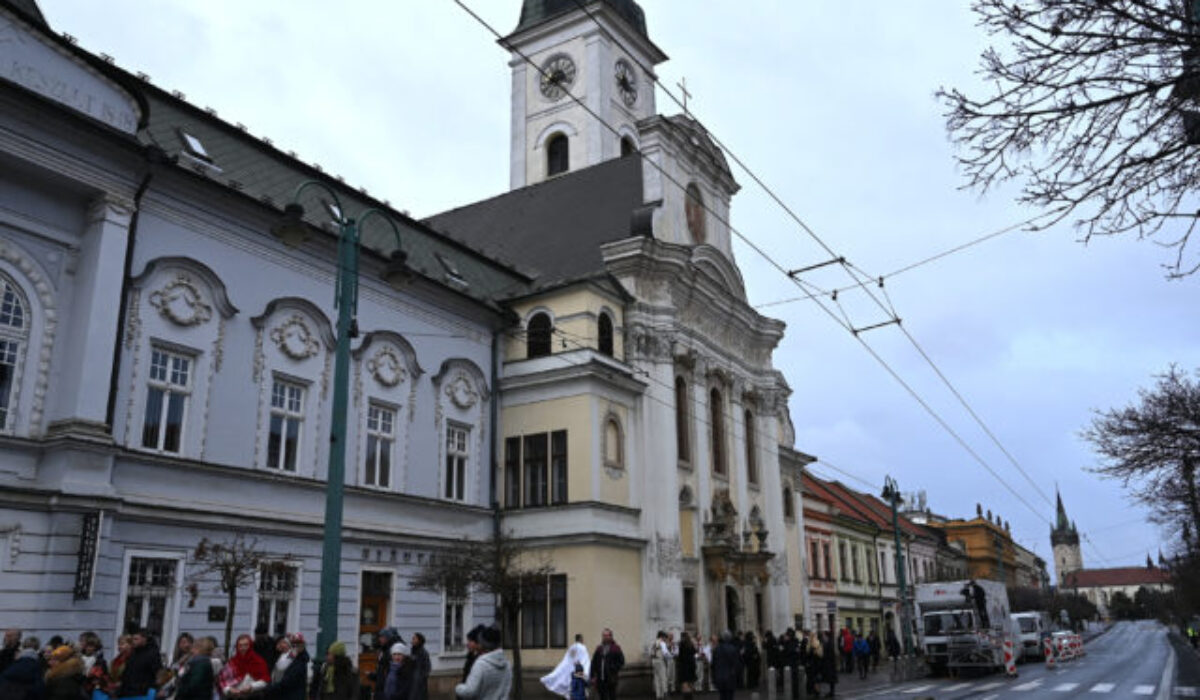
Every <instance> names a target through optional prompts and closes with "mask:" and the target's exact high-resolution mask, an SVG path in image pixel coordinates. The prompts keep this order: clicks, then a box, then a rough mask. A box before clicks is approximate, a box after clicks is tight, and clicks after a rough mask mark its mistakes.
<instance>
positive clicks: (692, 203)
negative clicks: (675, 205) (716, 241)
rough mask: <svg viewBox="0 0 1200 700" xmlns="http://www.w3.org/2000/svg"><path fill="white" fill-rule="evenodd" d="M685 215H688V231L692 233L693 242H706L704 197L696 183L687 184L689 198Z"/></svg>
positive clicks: (684, 211)
mask: <svg viewBox="0 0 1200 700" xmlns="http://www.w3.org/2000/svg"><path fill="white" fill-rule="evenodd" d="M683 213H684V215H685V216H686V217H687V228H688V233H690V234H692V242H693V243H703V242H704V236H705V232H704V218H705V217H704V215H705V211H704V198H703V197H702V196H701V195H700V188H699V187H697V186H696V183H694V182H693V183H691V184H690V185H688V186H687V200H686V201H685V202H684V209H683Z"/></svg>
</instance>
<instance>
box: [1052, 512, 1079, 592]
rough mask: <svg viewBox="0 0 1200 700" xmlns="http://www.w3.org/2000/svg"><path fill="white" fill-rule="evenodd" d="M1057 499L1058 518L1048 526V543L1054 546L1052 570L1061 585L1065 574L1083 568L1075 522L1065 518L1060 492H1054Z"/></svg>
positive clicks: (1065, 513)
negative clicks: (1051, 525)
mask: <svg viewBox="0 0 1200 700" xmlns="http://www.w3.org/2000/svg"><path fill="white" fill-rule="evenodd" d="M1055 496H1056V497H1057V499H1058V518H1057V519H1056V521H1055V525H1054V527H1052V528H1050V544H1051V545H1053V547H1054V571H1055V572H1056V573H1057V574H1058V584H1059V585H1060V586H1061V585H1062V583H1063V580H1064V579H1065V578H1066V577H1067V574H1069V573H1072V572H1075V571H1079V570H1080V569H1082V568H1083V552H1082V551H1081V550H1080V549H1079V532H1078V531H1077V530H1076V529H1075V523H1073V522H1071V521H1070V520H1068V519H1067V509H1066V508H1063V502H1062V494H1060V493H1058V492H1057V491H1056V492H1055Z"/></svg>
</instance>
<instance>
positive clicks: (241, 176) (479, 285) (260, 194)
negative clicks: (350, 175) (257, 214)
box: [0, 0, 530, 309]
mask: <svg viewBox="0 0 1200 700" xmlns="http://www.w3.org/2000/svg"><path fill="white" fill-rule="evenodd" d="M0 4H3V5H4V6H5V7H9V8H13V9H15V10H17V11H19V12H20V13H21V14H22V15H23V16H26V17H28V18H29V19H30V21H32V22H34V24H35V26H37V28H38V29H41V30H42V31H44V32H45V33H46V35H47V37H48V38H50V40H52V41H54V42H56V43H57V44H58V45H59V46H60V47H61V48H63V49H64V50H66V51H69V52H72V53H74V54H75V55H77V56H78V57H79V58H80V59H81V60H84V61H86V62H88V63H89V65H91V66H92V67H93V68H94V69H96V70H97V71H99V72H101V73H103V74H105V75H106V76H108V77H109V78H110V79H112V80H114V81H115V82H117V83H118V84H120V85H121V86H122V87H123V88H125V89H126V90H128V91H130V93H131V94H132V95H133V96H134V97H135V98H136V99H137V100H138V101H139V103H140V104H141V106H142V107H143V109H144V111H145V114H144V116H143V123H142V124H141V125H140V130H139V132H138V134H137V139H138V140H139V141H140V142H141V143H142V144H143V145H145V146H146V147H147V148H155V149H161V150H162V151H163V152H165V154H166V156H167V158H168V159H169V160H170V161H173V162H175V163H177V164H178V165H179V166H180V168H181V169H182V170H186V171H188V172H190V173H192V174H193V175H194V176H196V177H199V178H202V179H205V180H208V181H209V182H211V183H213V184H215V185H218V186H221V187H224V188H226V189H227V190H228V191H230V192H235V193H239V194H240V195H242V196H245V197H249V198H251V199H254V200H255V201H258V202H261V203H263V204H266V205H267V206H270V207H272V208H274V209H275V210H277V211H282V209H283V207H284V206H285V205H286V204H288V203H289V202H290V201H291V198H292V196H293V193H294V192H295V191H296V188H297V186H298V185H300V184H301V183H303V182H305V181H308V180H317V181H319V182H321V183H323V184H325V185H327V186H329V187H330V188H331V189H332V190H334V191H335V192H336V193H337V195H338V198H339V199H341V201H342V204H343V206H344V207H345V212H346V214H347V215H349V216H355V217H357V216H359V215H360V214H361V212H363V211H364V210H366V209H371V208H375V209H380V210H382V211H383V212H385V213H386V214H387V215H388V217H389V218H390V219H391V220H392V221H393V222H394V223H395V224H396V225H397V228H398V229H399V232H400V238H401V245H402V247H403V249H404V252H405V253H407V255H408V260H407V262H408V265H409V267H411V268H412V269H413V270H414V271H415V272H416V273H418V274H420V275H422V276H424V277H427V278H429V279H430V280H433V281H435V282H438V283H440V284H443V285H444V286H446V287H448V288H449V289H450V290H453V291H454V292H455V293H457V294H462V295H465V296H467V297H470V298H472V299H474V300H476V301H478V302H481V303H483V304H484V305H486V306H489V307H492V308H494V309H498V308H499V307H498V305H497V303H496V302H497V301H498V300H502V299H505V298H508V297H512V296H519V295H521V294H524V293H526V292H527V291H528V289H529V281H530V277H529V276H528V275H525V274H522V272H521V271H520V270H519V269H518V268H517V267H516V266H513V265H509V264H506V263H505V261H503V260H499V259H497V258H496V257H495V256H494V255H493V256H491V257H489V256H487V255H484V254H483V253H481V252H479V251H478V250H476V249H474V248H472V247H470V246H469V245H466V244H464V243H463V242H461V241H458V240H455V239H454V238H453V237H452V236H450V235H448V234H446V233H444V232H438V231H434V230H433V229H431V228H429V227H428V226H426V225H425V224H422V223H421V222H419V221H416V220H414V219H412V218H411V217H409V216H407V215H406V214H404V213H402V212H400V211H397V210H395V209H393V208H392V207H391V206H390V205H389V204H387V203H386V202H383V201H381V200H379V199H376V198H374V197H371V196H369V195H367V194H365V193H364V192H363V191H361V190H357V189H355V188H353V187H351V186H349V185H347V184H346V183H344V182H342V181H341V180H340V179H339V178H336V177H332V176H330V175H328V174H326V173H324V172H322V171H321V170H320V168H319V167H317V166H313V165H309V164H306V163H304V162H303V161H300V160H299V159H298V158H296V157H295V155H294V154H291V153H285V152H283V151H281V150H279V149H277V148H275V147H274V146H273V145H272V144H271V143H270V142H269V141H268V140H266V139H260V138H256V137H255V136H253V135H251V134H249V133H247V132H246V131H245V129H244V128H242V127H241V126H240V125H238V126H235V125H232V124H229V123H227V122H225V121H223V120H221V119H220V118H218V117H217V116H216V114H215V113H213V112H210V111H208V110H204V109H201V108H199V107H197V106H195V105H193V104H190V103H188V102H187V101H186V99H185V98H184V97H183V95H182V94H181V93H169V92H167V91H165V90H163V89H161V88H159V87H157V86H155V85H152V84H151V83H150V82H149V81H148V80H146V79H144V78H141V77H138V76H134V75H133V74H131V73H129V72H128V71H126V70H124V69H122V68H120V67H119V66H117V65H115V64H112V63H110V62H109V61H106V60H104V59H102V58H101V57H99V56H96V55H94V54H91V53H89V52H88V51H86V50H84V49H82V48H80V47H78V46H76V45H74V43H72V42H69V41H66V40H64V39H63V37H61V36H59V35H57V34H54V33H53V32H52V31H50V28H49V27H48V26H47V25H46V23H45V20H44V19H43V18H42V15H41V13H40V11H38V8H37V4H36V3H35V2H34V0H0ZM183 132H187V133H188V134H191V135H192V136H194V137H195V138H196V139H198V140H199V142H200V143H201V144H203V148H204V151H205V152H206V154H207V156H208V160H209V161H211V166H212V167H209V166H208V165H206V164H205V163H204V161H203V160H200V159H196V158H192V157H190V156H189V155H188V149H187V148H186V146H185V144H184V139H183V136H182V133H183ZM347 139H348V144H347V145H348V147H355V146H357V147H369V145H370V144H367V143H359V144H355V143H353V142H352V141H353V136H347ZM314 201H315V200H307V199H306V201H305V202H304V204H305V205H306V220H308V221H309V223H311V224H313V225H314V226H315V227H318V228H317V230H325V229H324V228H323V225H324V224H325V223H326V221H327V220H328V218H329V217H327V216H325V215H324V212H322V211H320V210H319V209H320V207H318V206H314ZM328 235H331V236H332V235H335V234H333V233H332V232H330V233H328ZM360 237H361V238H360V240H361V242H362V246H363V247H364V248H366V249H368V250H372V251H374V252H375V253H378V254H379V255H382V256H384V257H387V256H389V255H390V254H391V252H392V251H393V249H394V248H395V247H396V244H395V240H396V239H395V235H394V233H393V231H392V228H391V227H390V226H388V225H387V223H386V222H384V221H381V220H379V219H377V218H375V219H373V220H372V221H370V222H368V223H367V224H366V225H364V226H363V228H362V230H361V231H360ZM442 259H444V260H446V263H443V262H442ZM447 265H449V266H452V267H453V268H454V271H455V272H456V273H457V276H458V277H459V278H460V279H461V282H459V281H456V280H454V279H452V278H453V277H454V275H452V274H450V273H449V271H448V270H447Z"/></svg>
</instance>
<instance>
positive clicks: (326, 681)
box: [310, 642, 358, 700]
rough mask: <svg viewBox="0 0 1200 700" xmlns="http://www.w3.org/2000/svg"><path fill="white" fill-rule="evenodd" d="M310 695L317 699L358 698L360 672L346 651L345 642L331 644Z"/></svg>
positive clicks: (315, 676) (342, 699)
mask: <svg viewBox="0 0 1200 700" xmlns="http://www.w3.org/2000/svg"><path fill="white" fill-rule="evenodd" d="M310 695H311V696H312V697H313V698H316V700H357V699H358V672H357V671H355V670H354V664H353V663H351V661H350V657H349V655H348V654H347V653H346V643H345V642H334V643H333V644H330V645H329V649H328V650H327V651H326V652H325V663H324V664H323V665H322V666H321V672H320V673H318V674H315V675H314V676H313V689H312V693H310Z"/></svg>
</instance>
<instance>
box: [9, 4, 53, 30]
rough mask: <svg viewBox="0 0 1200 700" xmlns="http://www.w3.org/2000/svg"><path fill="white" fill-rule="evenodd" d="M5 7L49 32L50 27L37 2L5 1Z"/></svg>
mask: <svg viewBox="0 0 1200 700" xmlns="http://www.w3.org/2000/svg"><path fill="white" fill-rule="evenodd" d="M4 4H5V5H7V6H9V7H11V8H12V9H14V10H16V11H17V12H19V13H20V14H21V15H22V16H23V17H25V18H26V19H28V20H29V21H30V22H32V23H33V24H35V25H37V26H39V27H41V28H42V29H45V30H49V29H50V25H49V23H47V22H46V18H45V17H44V16H43V15H42V10H41V8H40V7H38V4H37V0H5V3H4Z"/></svg>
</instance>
